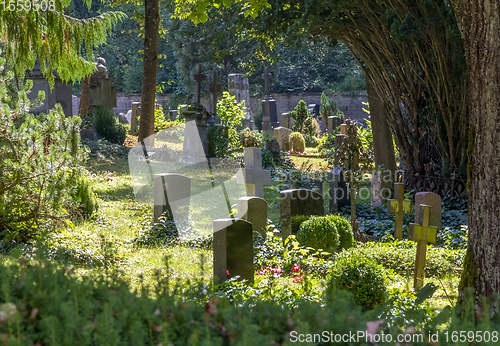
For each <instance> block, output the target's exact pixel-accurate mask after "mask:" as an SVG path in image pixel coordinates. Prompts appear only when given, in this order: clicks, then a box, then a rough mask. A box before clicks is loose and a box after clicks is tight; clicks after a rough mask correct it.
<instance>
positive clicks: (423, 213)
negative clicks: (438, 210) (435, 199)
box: [410, 204, 437, 291]
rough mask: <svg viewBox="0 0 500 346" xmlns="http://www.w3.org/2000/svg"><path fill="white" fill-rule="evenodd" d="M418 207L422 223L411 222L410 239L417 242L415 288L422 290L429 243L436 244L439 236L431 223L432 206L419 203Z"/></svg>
mask: <svg viewBox="0 0 500 346" xmlns="http://www.w3.org/2000/svg"><path fill="white" fill-rule="evenodd" d="M418 209H420V212H419V217H420V220H419V223H420V224H418V223H411V224H410V233H411V238H410V239H412V240H414V241H416V242H417V254H416V257H415V271H414V275H413V288H414V289H415V291H418V290H420V289H421V288H422V287H423V286H424V278H425V257H426V253H427V243H431V244H435V243H436V238H437V227H435V226H430V225H429V221H430V214H431V206H429V205H422V204H421V205H419V208H418Z"/></svg>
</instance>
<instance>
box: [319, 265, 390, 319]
mask: <svg viewBox="0 0 500 346" xmlns="http://www.w3.org/2000/svg"><path fill="white" fill-rule="evenodd" d="M385 276H386V273H385V271H384V269H383V267H382V266H380V265H377V264H376V263H375V262H373V261H371V260H369V259H367V258H366V257H363V256H339V257H337V258H336V260H335V264H334V267H333V270H332V274H331V277H330V280H329V283H328V286H327V289H326V293H327V295H332V294H333V292H335V288H337V289H341V290H345V291H348V292H351V293H352V294H353V295H354V302H355V303H356V304H357V305H360V306H363V307H364V308H368V309H371V308H373V307H374V306H375V305H378V304H381V303H383V302H384V300H385V297H386V292H387V287H386V284H385V281H384V278H385Z"/></svg>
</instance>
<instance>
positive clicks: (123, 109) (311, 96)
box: [73, 92, 368, 121]
mask: <svg viewBox="0 0 500 346" xmlns="http://www.w3.org/2000/svg"><path fill="white" fill-rule="evenodd" d="M272 95H273V97H274V99H275V100H276V105H277V108H278V120H279V121H281V113H285V112H289V111H292V110H293V109H294V108H295V106H296V105H297V104H298V103H299V101H300V100H304V101H305V102H306V104H308V105H309V104H312V103H317V104H319V103H320V100H321V93H286V94H272ZM219 97H220V96H219ZM329 97H330V98H331V99H333V100H334V101H335V102H336V103H337V106H338V107H339V109H340V110H341V111H342V112H344V114H345V115H346V117H347V118H350V119H355V120H358V121H363V120H364V119H365V118H366V115H367V113H365V112H363V107H365V106H363V104H362V102H367V101H368V99H367V97H366V92H362V93H356V94H349V93H341V94H334V95H329ZM156 100H157V101H156V102H157V103H159V104H163V102H165V101H166V102H168V101H169V100H170V94H166V95H158V96H156ZM140 101H141V94H116V108H114V111H115V113H116V114H119V113H124V114H126V113H127V111H128V110H129V109H132V102H140ZM77 102H79V98H75V97H73V103H74V104H75V103H77ZM260 102H261V99H260V98H257V97H250V109H251V111H252V113H253V114H254V115H256V114H260V113H261V106H260ZM201 103H202V104H203V105H204V106H205V107H206V108H207V109H208V106H209V103H210V100H208V99H204V98H202V99H201ZM75 108H76V107H74V108H73V112H74V111H75ZM76 109H77V108H76Z"/></svg>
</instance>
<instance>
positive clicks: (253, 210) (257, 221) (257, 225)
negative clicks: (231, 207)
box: [238, 197, 267, 234]
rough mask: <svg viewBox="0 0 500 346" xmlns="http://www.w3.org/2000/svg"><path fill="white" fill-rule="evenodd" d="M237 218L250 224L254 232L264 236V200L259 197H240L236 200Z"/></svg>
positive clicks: (265, 209) (265, 212)
mask: <svg viewBox="0 0 500 346" xmlns="http://www.w3.org/2000/svg"><path fill="white" fill-rule="evenodd" d="M238 218H240V219H243V220H247V221H248V222H250V223H251V224H252V229H253V230H254V231H256V232H260V233H261V234H265V233H266V226H267V202H266V200H265V199H263V198H260V197H241V198H240V199H238Z"/></svg>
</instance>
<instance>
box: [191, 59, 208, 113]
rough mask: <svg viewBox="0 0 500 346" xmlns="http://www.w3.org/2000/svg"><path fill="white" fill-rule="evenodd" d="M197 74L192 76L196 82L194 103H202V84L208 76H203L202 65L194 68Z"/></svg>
mask: <svg viewBox="0 0 500 346" xmlns="http://www.w3.org/2000/svg"><path fill="white" fill-rule="evenodd" d="M194 71H195V73H194V74H192V75H191V79H192V80H194V81H195V83H194V99H193V102H194V103H200V100H201V99H200V91H201V82H202V81H204V80H205V78H206V76H205V75H202V74H201V65H200V64H196V65H195V66H194Z"/></svg>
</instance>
